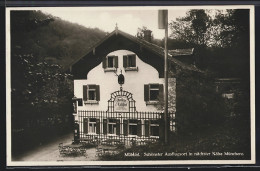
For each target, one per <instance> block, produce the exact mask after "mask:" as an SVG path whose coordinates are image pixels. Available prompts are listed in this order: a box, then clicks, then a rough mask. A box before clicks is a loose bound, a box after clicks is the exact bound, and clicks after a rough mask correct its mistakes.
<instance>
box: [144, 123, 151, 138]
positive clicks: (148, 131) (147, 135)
mask: <svg viewBox="0 0 260 171" xmlns="http://www.w3.org/2000/svg"><path fill="white" fill-rule="evenodd" d="M144 123H145V137H149V136H150V121H149V120H145V122H144Z"/></svg>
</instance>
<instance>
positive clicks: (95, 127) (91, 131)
mask: <svg viewBox="0 0 260 171" xmlns="http://www.w3.org/2000/svg"><path fill="white" fill-rule="evenodd" d="M91 119H93V118H90V119H89V123H88V133H89V134H96V133H97V121H95V122H91V121H90V120H91ZM90 125H92V128H93V126H94V132H93V129H92V130H91V129H90V128H91V126H90Z"/></svg>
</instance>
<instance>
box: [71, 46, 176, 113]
mask: <svg viewBox="0 0 260 171" xmlns="http://www.w3.org/2000/svg"><path fill="white" fill-rule="evenodd" d="M129 54H134V53H133V52H131V51H128V50H117V51H114V52H111V53H109V54H108V56H109V55H115V56H118V69H117V74H120V71H121V70H122V74H123V75H124V77H125V83H124V84H123V86H122V87H123V90H125V91H129V92H131V93H132V94H133V99H134V100H135V101H136V110H137V111H140V112H141V111H158V110H157V108H156V107H154V106H153V105H146V103H145V101H144V84H152V83H157V84H158V83H159V84H164V79H163V78H159V73H158V71H157V70H156V69H155V68H154V67H152V66H151V65H149V64H147V63H145V62H143V61H142V60H141V59H140V58H139V57H138V56H137V55H136V66H137V67H138V71H126V72H125V70H124V67H123V55H129ZM87 78H88V79H86V80H74V95H75V96H76V97H77V98H83V85H87V84H96V85H99V86H100V101H99V103H98V104H85V103H84V101H83V106H78V110H98V111H106V110H107V109H108V100H109V99H110V96H111V93H113V92H115V91H118V90H120V85H119V84H118V81H117V76H116V75H115V73H114V72H104V69H103V67H102V63H100V64H99V65H98V66H96V67H95V68H93V69H92V70H91V71H90V72H89V73H88V76H87ZM169 82H170V81H169ZM171 82H172V81H171ZM173 82H174V85H173V86H174V87H175V83H176V82H175V79H173ZM170 87H172V86H170V85H169V90H170ZM174 90H175V88H174ZM174 100H175V99H174Z"/></svg>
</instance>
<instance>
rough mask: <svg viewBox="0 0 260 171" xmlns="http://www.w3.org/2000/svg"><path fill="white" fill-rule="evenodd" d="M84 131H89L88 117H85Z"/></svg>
mask: <svg viewBox="0 0 260 171" xmlns="http://www.w3.org/2000/svg"><path fill="white" fill-rule="evenodd" d="M83 132H84V133H85V134H87V133H88V118H84V119H83Z"/></svg>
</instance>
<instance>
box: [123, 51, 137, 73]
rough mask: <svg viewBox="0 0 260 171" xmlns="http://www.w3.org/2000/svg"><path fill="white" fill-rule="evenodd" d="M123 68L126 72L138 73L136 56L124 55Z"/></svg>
mask: <svg viewBox="0 0 260 171" xmlns="http://www.w3.org/2000/svg"><path fill="white" fill-rule="evenodd" d="M123 66H124V68H125V70H126V71H137V69H138V68H137V67H136V55H124V56H123Z"/></svg>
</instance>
